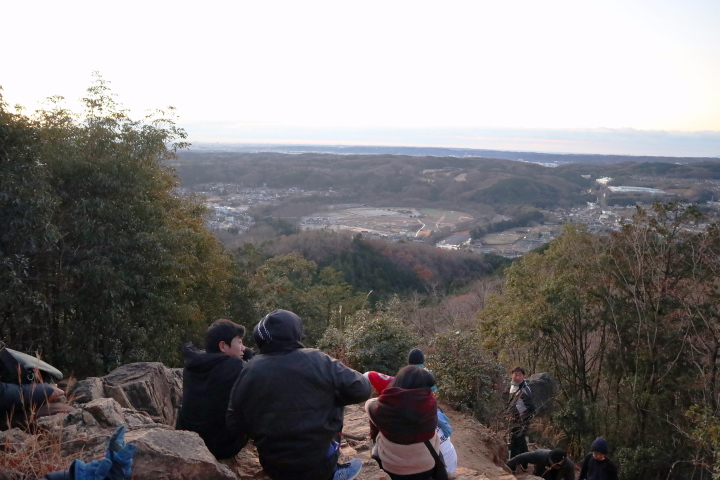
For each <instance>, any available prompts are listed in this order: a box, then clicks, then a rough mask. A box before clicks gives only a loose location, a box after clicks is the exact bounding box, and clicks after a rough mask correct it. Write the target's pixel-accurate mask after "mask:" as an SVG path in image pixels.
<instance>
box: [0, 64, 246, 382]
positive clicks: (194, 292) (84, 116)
mask: <svg viewBox="0 0 720 480" xmlns="http://www.w3.org/2000/svg"><path fill="white" fill-rule="evenodd" d="M51 100H52V101H51V108H50V109H46V110H41V111H38V112H36V113H35V115H34V116H32V117H27V116H25V115H23V114H22V113H20V112H18V113H15V114H12V113H9V112H8V110H7V106H6V105H5V104H4V103H3V104H0V115H2V120H3V121H2V125H3V128H2V138H1V139H0V140H2V155H3V157H2V169H3V173H5V172H7V173H9V174H10V175H7V176H6V175H3V176H2V178H3V182H4V183H5V184H6V185H7V187H8V188H7V190H6V189H5V188H3V197H2V201H3V203H4V205H15V208H10V209H7V210H6V209H3V213H2V219H1V220H0V221H1V222H2V225H3V227H4V228H3V231H4V232H7V231H8V230H6V229H5V227H6V226H7V228H13V232H15V233H14V234H13V235H3V240H2V244H1V245H0V246H1V247H2V252H0V253H2V263H1V265H2V271H1V272H0V279H1V281H2V283H3V285H2V286H3V287H6V288H2V290H3V293H2V294H1V295H2V297H1V298H0V308H1V309H2V311H1V313H0V314H1V315H2V316H3V319H4V321H3V322H2V326H0V335H2V336H3V337H4V338H5V340H6V343H8V344H11V345H14V346H16V347H18V348H22V349H26V350H34V349H37V348H42V349H43V355H44V357H45V358H46V359H47V360H49V361H51V362H53V363H56V364H57V365H58V366H61V367H63V368H65V369H69V371H70V372H74V373H75V374H97V373H101V372H103V371H107V370H108V369H111V368H113V367H115V366H117V365H118V364H121V363H126V362H130V361H138V360H161V361H164V362H167V363H169V364H173V363H176V362H177V361H178V356H179V348H178V347H179V344H180V343H181V341H183V340H186V339H188V338H192V337H196V336H197V335H198V334H199V332H201V331H202V330H203V328H204V326H205V325H206V324H207V323H208V322H209V321H210V320H212V319H213V318H216V317H217V316H219V315H221V314H222V313H224V311H225V305H226V301H227V294H228V293H229V292H230V288H231V279H232V270H231V265H232V260H231V258H230V257H229V256H227V255H226V254H224V253H223V251H222V246H221V245H220V244H219V242H218V241H217V240H216V239H215V238H214V237H213V236H212V235H211V234H210V233H209V232H208V231H207V230H206V229H205V228H204V219H203V216H204V214H205V210H204V207H203V204H202V202H200V201H199V200H198V199H195V198H183V197H180V196H178V195H177V194H176V193H175V192H174V188H175V186H176V184H177V181H176V178H175V175H174V172H173V170H172V169H171V168H170V167H168V166H167V165H166V162H167V161H168V160H170V159H172V158H174V156H175V151H176V149H177V148H181V147H183V146H184V145H185V144H184V143H182V139H183V138H184V136H185V133H184V131H182V130H181V129H179V128H177V127H176V126H175V124H174V122H173V116H172V111H170V112H169V115H166V114H165V112H160V111H159V112H156V113H155V114H153V115H150V116H148V117H147V118H145V119H144V120H143V121H135V120H132V119H131V118H130V117H129V116H128V114H127V112H126V111H125V110H122V109H121V108H120V106H119V105H118V104H117V103H116V102H115V99H114V96H113V95H112V94H111V93H110V90H109V87H108V85H107V82H105V81H104V80H103V79H102V78H100V77H98V78H97V80H96V82H95V84H94V85H92V86H91V87H90V88H89V89H88V95H87V96H86V97H85V98H84V105H85V110H84V111H83V112H82V113H81V114H75V113H72V112H69V111H68V110H66V109H64V108H63V107H62V105H61V100H62V99H61V98H53V99H51ZM30 218H32V220H29V219H30ZM18 227H19V228H18Z"/></svg>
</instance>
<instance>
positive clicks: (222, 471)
mask: <svg viewBox="0 0 720 480" xmlns="http://www.w3.org/2000/svg"><path fill="white" fill-rule="evenodd" d="M125 440H126V441H127V442H128V443H133V444H135V445H136V446H137V451H136V452H135V457H134V458H133V478H147V479H154V480H195V479H198V478H202V479H204V480H236V479H237V478H238V477H237V475H235V474H234V473H233V472H232V471H231V470H230V468H228V467H227V466H226V465H224V464H222V463H219V462H218V461H217V460H216V459H215V457H214V456H213V455H212V454H211V453H210V451H208V449H207V447H206V446H205V443H204V442H203V441H202V439H201V438H200V436H199V435H198V434H197V433H195V432H186V431H183V430H173V429H170V428H167V427H165V428H138V429H135V430H131V431H129V432H127V433H126V434H125Z"/></svg>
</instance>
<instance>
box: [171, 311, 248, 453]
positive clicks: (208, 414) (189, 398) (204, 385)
mask: <svg viewBox="0 0 720 480" xmlns="http://www.w3.org/2000/svg"><path fill="white" fill-rule="evenodd" d="M244 333H245V328H244V327H242V326H240V325H237V324H235V323H233V322H231V321H230V320H225V319H220V320H217V321H216V322H214V323H213V324H212V325H211V326H210V328H208V332H207V335H206V341H205V347H206V350H207V351H205V352H203V351H201V350H198V349H197V348H196V347H195V346H194V345H192V344H187V345H185V346H183V353H184V355H185V368H184V369H183V403H182V408H181V409H180V414H179V415H178V421H177V425H176V428H177V429H178V430H190V431H193V432H196V433H197V434H198V435H200V437H201V438H202V439H203V441H204V442H205V446H207V448H208V450H210V452H211V453H212V454H213V455H214V456H215V457H217V458H230V457H233V456H235V455H236V454H237V453H238V452H239V451H240V449H242V447H244V446H245V444H246V443H247V437H243V436H237V435H234V434H232V433H230V431H229V430H228V429H227V427H226V426H225V413H226V412H227V406H228V403H229V401H230V391H231V390H232V387H233V385H234V384H235V381H236V380H237V378H238V376H239V375H240V372H241V371H242V370H243V368H244V366H245V365H246V362H245V361H244V360H243V358H242V357H243V355H246V354H247V355H248V356H249V354H250V351H249V349H248V350H247V351H246V349H245V348H244V346H242V336H243V335H244Z"/></svg>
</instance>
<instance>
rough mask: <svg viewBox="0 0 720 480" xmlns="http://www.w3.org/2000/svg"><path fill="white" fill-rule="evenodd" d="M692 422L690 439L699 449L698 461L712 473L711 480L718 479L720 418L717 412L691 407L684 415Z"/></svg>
mask: <svg viewBox="0 0 720 480" xmlns="http://www.w3.org/2000/svg"><path fill="white" fill-rule="evenodd" d="M686 415H687V417H688V418H689V419H690V421H691V422H692V426H693V428H692V432H691V435H692V438H693V440H694V441H695V442H696V444H697V445H698V447H699V455H698V457H699V461H698V462H697V463H698V464H700V465H701V466H702V467H703V468H705V469H707V470H709V471H710V472H712V479H713V480H718V479H720V416H718V412H717V410H712V409H711V408H708V407H700V406H698V405H693V406H691V407H690V409H689V410H688V411H687V413H686Z"/></svg>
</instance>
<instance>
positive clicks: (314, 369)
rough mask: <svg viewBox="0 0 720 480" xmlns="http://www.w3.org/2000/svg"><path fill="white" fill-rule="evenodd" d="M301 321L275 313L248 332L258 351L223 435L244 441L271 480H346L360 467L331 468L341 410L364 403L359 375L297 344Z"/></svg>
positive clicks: (355, 463)
mask: <svg viewBox="0 0 720 480" xmlns="http://www.w3.org/2000/svg"><path fill="white" fill-rule="evenodd" d="M302 333H303V323H302V319H301V318H300V317H298V316H297V315H296V314H294V313H293V312H289V311H287V310H275V311H273V312H271V313H269V314H268V315H267V316H266V317H265V318H263V319H262V320H260V322H259V323H258V324H257V325H256V326H255V329H254V330H253V338H254V339H255V342H256V343H257V345H258V348H259V349H260V351H259V353H258V354H257V355H255V357H254V358H253V360H252V362H250V363H248V365H247V366H246V367H245V368H244V369H243V371H242V372H241V373H240V376H239V377H238V379H237V381H236V382H235V386H234V387H233V389H232V392H231V393H230V404H229V406H228V411H227V425H228V428H229V429H230V430H231V431H232V432H234V433H235V434H237V435H240V436H242V435H245V434H247V435H248V436H249V437H250V438H252V439H253V443H254V445H255V447H257V450H258V456H259V458H260V464H261V465H262V467H263V469H264V470H265V472H266V473H267V474H268V475H269V476H270V478H272V479H273V480H331V479H334V480H351V479H352V478H355V477H356V476H357V475H358V473H359V472H360V468H361V466H362V462H361V461H360V460H358V459H354V460H352V461H350V462H347V463H344V464H340V465H338V463H337V461H338V457H339V451H338V443H337V440H338V433H339V432H341V430H342V425H343V407H344V406H345V405H351V404H353V403H360V402H362V401H364V400H367V399H368V398H369V397H370V390H371V387H370V382H369V381H368V380H367V379H366V378H365V377H363V376H362V375H361V374H360V373H358V372H356V371H355V370H352V369H350V368H348V367H346V366H345V365H343V364H342V363H341V362H340V361H338V360H336V359H334V358H332V357H330V356H329V355H327V354H325V353H323V352H321V351H320V350H317V349H314V348H305V347H304V346H303V344H302V343H300V339H301V338H302Z"/></svg>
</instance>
